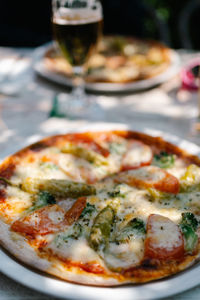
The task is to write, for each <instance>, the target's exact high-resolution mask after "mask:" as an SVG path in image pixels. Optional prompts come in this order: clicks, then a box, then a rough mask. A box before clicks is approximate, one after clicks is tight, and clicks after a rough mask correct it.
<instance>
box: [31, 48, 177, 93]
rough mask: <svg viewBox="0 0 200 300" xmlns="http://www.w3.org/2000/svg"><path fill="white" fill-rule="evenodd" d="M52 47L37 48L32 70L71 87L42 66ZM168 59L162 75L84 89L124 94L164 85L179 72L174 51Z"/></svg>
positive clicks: (87, 86)
mask: <svg viewBox="0 0 200 300" xmlns="http://www.w3.org/2000/svg"><path fill="white" fill-rule="evenodd" d="M51 47H52V45H49V44H48V45H45V46H42V47H39V48H38V49H37V50H36V52H35V57H36V63H35V64H34V70H35V71H36V73H37V74H39V75H40V76H42V77H44V78H46V79H48V80H50V81H52V82H55V83H58V84H61V85H64V86H72V82H71V80H70V79H69V78H67V76H64V75H62V74H59V73H56V72H53V71H50V70H49V69H47V68H46V66H45V64H44V60H43V57H44V54H45V53H46V51H47V50H48V49H49V48H51ZM170 57H171V63H170V65H169V67H168V68H167V70H165V71H164V72H163V73H161V74H159V75H157V76H155V77H152V78H149V79H144V80H139V81H135V82H132V83H123V84H122V83H96V82H95V83H86V84H85V87H86V89H88V90H90V91H94V92H95V91H96V92H126V91H138V90H144V89H148V88H151V87H153V86H156V85H158V84H161V83H164V82H166V81H167V80H169V79H170V78H172V77H173V76H175V75H176V74H178V72H179V71H180V58H179V55H178V53H177V52H176V51H174V50H170Z"/></svg>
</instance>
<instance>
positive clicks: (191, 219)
mask: <svg viewBox="0 0 200 300" xmlns="http://www.w3.org/2000/svg"><path fill="white" fill-rule="evenodd" d="M181 223H182V224H187V225H189V226H191V227H192V229H193V230H194V231H196V230H197V226H198V221H197V219H196V218H195V216H194V214H193V213H191V212H186V213H182V221H181Z"/></svg>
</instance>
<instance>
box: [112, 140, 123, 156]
mask: <svg viewBox="0 0 200 300" xmlns="http://www.w3.org/2000/svg"><path fill="white" fill-rule="evenodd" d="M109 150H110V152H111V153H116V154H123V153H124V152H125V151H126V147H125V145H124V144H121V143H116V142H113V143H110V144H109Z"/></svg>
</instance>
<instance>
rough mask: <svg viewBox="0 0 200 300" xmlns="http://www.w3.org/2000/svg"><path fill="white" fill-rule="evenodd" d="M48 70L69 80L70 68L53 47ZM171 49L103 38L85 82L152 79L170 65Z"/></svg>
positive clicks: (118, 38) (144, 42)
mask: <svg viewBox="0 0 200 300" xmlns="http://www.w3.org/2000/svg"><path fill="white" fill-rule="evenodd" d="M44 63H45V66H46V68H47V69H49V70H51V71H54V72H57V73H61V74H64V75H66V76H67V77H71V75H72V68H71V66H70V65H69V63H68V62H67V61H66V59H64V58H63V57H62V54H61V53H60V52H59V50H58V49H57V48H56V47H52V48H50V49H49V50H48V51H47V52H46V53H45V56H44ZM170 63H171V59H170V49H168V48H167V47H165V46H164V45H162V44H161V43H159V42H155V41H143V40H138V39H133V38H128V37H122V36H107V37H103V39H102V40H101V42H100V44H99V48H98V52H97V53H96V54H94V55H93V56H92V57H91V58H90V60H89V62H88V64H87V66H86V77H85V80H86V82H88V83H91V82H110V83H128V82H135V81H138V80H143V79H148V78H152V77H154V76H157V75H159V74H161V73H163V72H164V71H165V70H166V69H167V68H168V67H169V65H170Z"/></svg>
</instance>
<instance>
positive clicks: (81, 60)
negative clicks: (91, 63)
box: [52, 0, 103, 118]
mask: <svg viewBox="0 0 200 300" xmlns="http://www.w3.org/2000/svg"><path fill="white" fill-rule="evenodd" d="M52 8H53V16H52V23H53V35H54V39H55V41H56V43H57V44H58V46H59V48H60V50H61V53H62V54H63V56H64V58H65V59H66V60H67V61H68V62H69V63H70V64H71V66H72V69H73V79H72V81H73V90H72V93H71V94H70V96H69V97H68V99H67V100H66V102H65V106H64V107H65V110H66V112H65V113H66V115H67V116H69V117H77V118H79V117H80V118H84V117H86V118H87V117H90V116H91V114H93V115H94V114H98V106H97V104H96V103H95V102H94V101H89V99H88V97H87V95H86V94H85V89H84V66H85V64H86V62H87V60H88V58H89V57H90V56H91V55H92V54H93V52H94V51H95V49H96V47H97V43H98V39H99V37H100V35H101V30H102V19H103V15H102V6H101V3H100V1H98V0H53V1H52Z"/></svg>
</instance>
